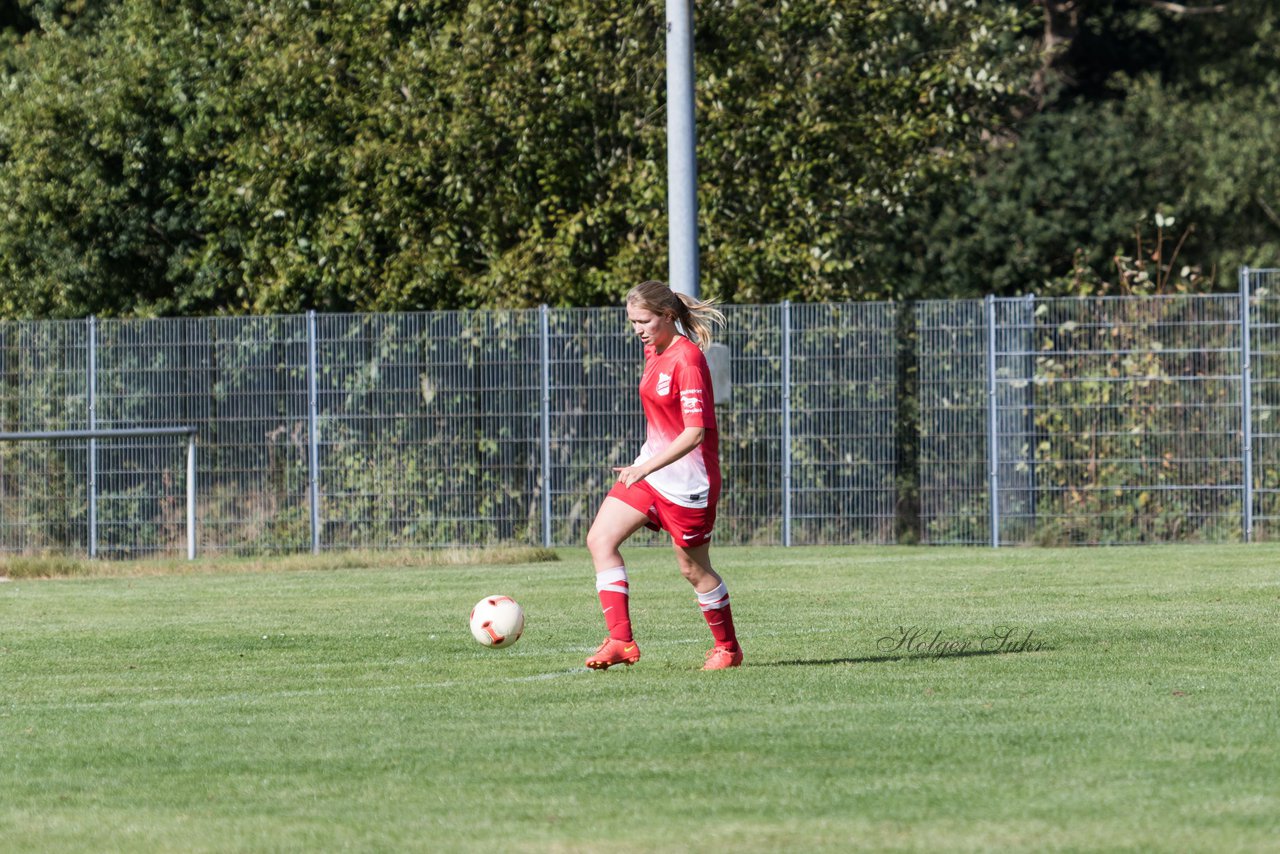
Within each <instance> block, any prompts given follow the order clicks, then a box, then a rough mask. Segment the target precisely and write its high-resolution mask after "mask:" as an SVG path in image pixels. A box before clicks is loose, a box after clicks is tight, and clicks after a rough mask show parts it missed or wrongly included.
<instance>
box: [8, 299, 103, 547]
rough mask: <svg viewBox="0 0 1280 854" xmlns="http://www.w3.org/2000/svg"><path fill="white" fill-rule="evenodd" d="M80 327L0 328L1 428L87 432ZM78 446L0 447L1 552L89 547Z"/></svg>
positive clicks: (83, 331)
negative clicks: (58, 547)
mask: <svg viewBox="0 0 1280 854" xmlns="http://www.w3.org/2000/svg"><path fill="white" fill-rule="evenodd" d="M87 336H88V325H87V324H86V323H85V322H84V321H46V322H31V321H6V322H0V424H2V425H3V429H5V430H8V431H12V432H19V431H41V430H75V429H84V428H86V427H87V426H88V417H89V416H88V396H87V388H88V386H87V362H86V358H85V354H86V347H85V343H86V341H87ZM85 454H86V445H85V443H84V442H83V441H79V442H76V441H59V442H52V443H48V444H45V443H38V442H17V443H0V552H38V551H43V550H46V549H49V548H53V547H57V546H62V545H64V544H65V545H68V546H71V547H73V548H79V549H87V547H88V529H87V523H88V501H87V492H86V477H87V466H88V462H87V458H86V455H85Z"/></svg>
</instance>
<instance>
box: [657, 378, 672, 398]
mask: <svg viewBox="0 0 1280 854" xmlns="http://www.w3.org/2000/svg"><path fill="white" fill-rule="evenodd" d="M657 391H658V394H659V395H668V394H671V374H663V373H659V374H658V389H657Z"/></svg>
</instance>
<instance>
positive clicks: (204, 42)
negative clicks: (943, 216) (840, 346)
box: [0, 0, 1035, 316]
mask: <svg viewBox="0 0 1280 854" xmlns="http://www.w3.org/2000/svg"><path fill="white" fill-rule="evenodd" d="M41 5H42V8H46V9H53V8H55V7H57V8H68V7H69V6H70V5H71V4H70V3H69V2H67V3H63V4H59V3H57V2H55V0H48V3H47V4H41ZM31 8H35V5H34V4H33V5H32V7H31ZM94 8H95V9H96V8H97V7H96V6H95V7H94ZM1032 12H1033V10H1031V9H1030V8H1029V7H1016V6H1011V5H1010V4H1002V3H995V2H967V3H947V2H943V0H906V2H900V0H899V1H896V2H891V0H869V2H866V3H859V4H847V3H843V2H836V0H796V2H790V3H786V4H777V5H766V6H763V7H761V6H759V5H756V4H742V3H739V2H735V0H718V2H708V3H705V4H702V5H700V6H699V8H698V18H697V34H696V36H697V45H698V57H699V58H698V68H697V72H698V77H699V92H698V99H699V100H698V109H699V120H700V128H699V133H700V158H701V163H700V169H701V176H700V177H701V181H700V188H701V204H702V214H701V229H702V235H703V247H704V263H703V270H704V276H705V278H704V290H705V292H707V293H709V294H712V295H716V296H720V297H723V298H726V299H731V300H732V299H737V300H743V301H765V300H776V299H781V298H784V297H789V298H793V299H824V298H849V297H860V296H885V295H888V294H890V293H892V292H893V290H892V288H891V287H889V286H887V285H886V284H885V280H884V274H883V273H884V269H885V267H886V265H885V264H884V263H883V262H882V261H881V258H882V256H883V255H884V253H886V252H889V253H893V252H897V251H899V249H898V246H897V244H893V243H892V241H891V238H892V236H893V235H892V234H891V232H890V225H891V224H892V222H893V220H894V219H895V218H897V217H900V216H901V215H902V214H903V212H906V211H909V210H911V209H912V208H913V207H914V206H916V205H918V204H919V203H920V200H921V199H923V198H925V197H926V194H928V193H933V192H935V190H936V188H937V187H940V186H949V185H950V184H951V182H953V181H954V180H955V179H956V177H957V176H960V175H963V174H964V171H965V169H966V168H967V165H968V163H969V160H970V158H971V157H972V156H973V154H974V153H975V152H977V151H980V150H981V149H982V148H983V147H984V145H985V144H986V143H985V141H984V140H985V139H986V138H988V137H989V135H990V132H991V129H992V128H999V127H1001V126H1002V125H1003V123H1004V122H1005V121H1007V119H1008V117H1009V115H1010V111H1011V109H1012V107H1013V106H1014V105H1015V104H1016V103H1018V100H1019V98H1020V97H1021V92H1022V91H1023V90H1024V89H1025V87H1026V85H1027V79H1028V78H1029V75H1030V73H1031V71H1032V70H1033V69H1034V67H1035V56H1034V54H1033V52H1032V51H1031V50H1029V32H1030V31H1029V30H1028V29H1027V28H1028V26H1029V25H1030V24H1032V23H1033V22H1034V20H1033V16H1032V14H1031V13H1032ZM41 20H45V18H41ZM662 62H663V35H662V21H661V20H660V17H659V11H658V8H657V4H634V3H624V2H616V0H615V2H589V0H563V2H556V3H550V4H548V3H538V2H532V0H523V2H498V0H487V2H472V3H465V4H463V3H453V2H445V0H440V2H434V3H424V4H407V3H403V2H399V0H333V2H330V3H326V4H324V6H323V7H322V8H321V7H313V6H312V4H310V3H308V2H297V0H290V1H289V2H285V0H265V2H261V3H254V4H244V3H240V2H231V0H205V2H195V0H171V2H166V3H155V2H153V0H119V1H118V2H115V3H110V4H103V5H102V7H101V11H100V14H94V15H92V16H88V15H86V16H83V17H82V18H80V19H78V20H77V21H76V22H75V26H72V27H65V26H60V25H59V26H55V25H52V24H50V25H47V26H44V27H43V28H42V29H40V30H38V31H32V32H30V33H28V34H27V35H26V36H25V37H24V38H23V39H22V41H21V42H20V43H18V44H15V45H14V46H12V48H11V49H10V50H9V52H8V70H6V71H4V73H3V77H2V78H0V196H2V197H4V198H6V199H7V200H10V208H9V211H8V213H7V215H6V216H5V217H3V218H2V219H0V281H2V282H4V284H5V286H6V287H5V288H4V292H3V294H2V295H0V313H3V314H4V315H6V316H76V315H81V314H84V313H89V312H93V313H99V314H130V313H133V314H185V313H206V312H220V311H221V312H236V313H241V312H280V311H298V310H301V309H304V308H316V309H321V310H396V309H428V308H445V307H457V306H476V305H530V304H536V303H539V302H549V303H554V304H579V305H581V304H595V303H601V302H612V301H614V300H616V299H617V297H618V296H619V295H620V294H621V293H623V292H624V291H625V290H626V289H627V288H628V287H629V286H630V285H631V284H633V283H634V282H635V281H636V280H638V279H641V278H648V277H652V276H654V275H660V274H661V270H662V269H663V267H664V266H665V257H666V242H665V231H666V226H665V180H666V176H665V133H664V122H663V116H662V102H663V97H664V92H665V89H664V85H663V69H662Z"/></svg>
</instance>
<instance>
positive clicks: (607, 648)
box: [587, 638, 640, 670]
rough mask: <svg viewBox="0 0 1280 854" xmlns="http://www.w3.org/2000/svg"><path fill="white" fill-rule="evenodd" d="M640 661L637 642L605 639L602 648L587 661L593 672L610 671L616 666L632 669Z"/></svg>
mask: <svg viewBox="0 0 1280 854" xmlns="http://www.w3.org/2000/svg"><path fill="white" fill-rule="evenodd" d="M639 660H640V647H638V646H636V642H635V641H633V640H630V641H620V640H614V639H613V638H605V639H604V643H602V644H600V648H599V649H597V650H596V651H595V652H594V653H592V655H591V657H590V658H588V659H587V667H590V668H591V669H592V670H608V669H609V668H610V667H612V666H613V665H615V664H625V665H627V666H628V667H630V666H631V665H633V664H635V663H636V662H637V661H639Z"/></svg>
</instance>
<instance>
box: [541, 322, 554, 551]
mask: <svg viewBox="0 0 1280 854" xmlns="http://www.w3.org/2000/svg"><path fill="white" fill-rule="evenodd" d="M538 341H539V347H538V353H539V360H540V361H541V363H542V402H541V405H540V407H541V415H542V428H541V431H540V432H541V436H540V440H541V444H542V545H543V547H544V548H548V549H549V548H551V319H550V309H548V308H547V305H546V303H543V304H542V305H541V306H539V307H538Z"/></svg>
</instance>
